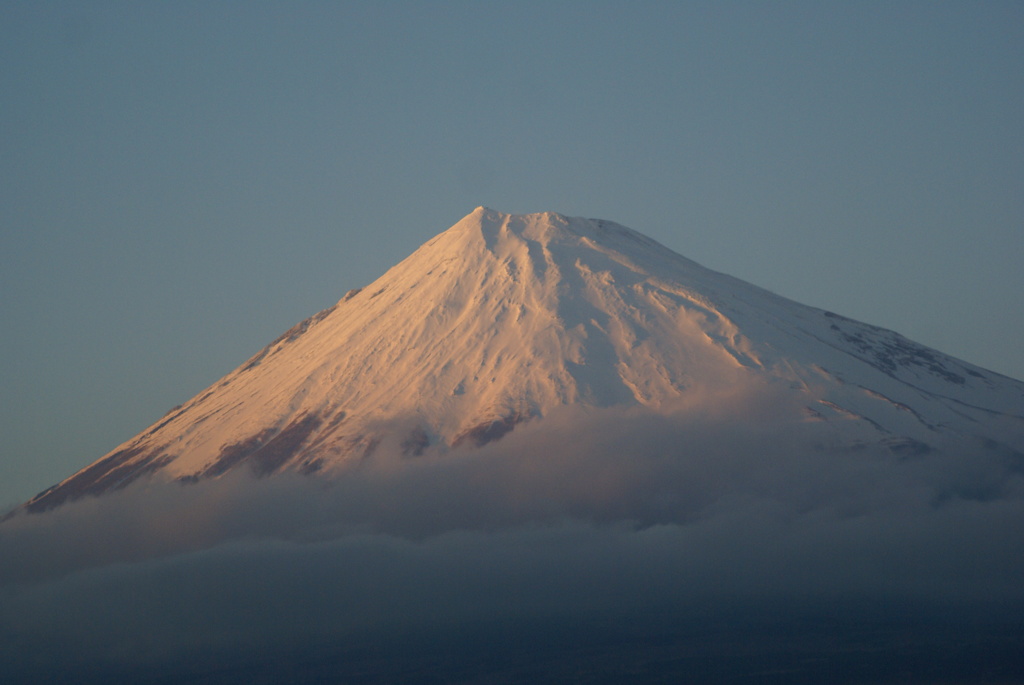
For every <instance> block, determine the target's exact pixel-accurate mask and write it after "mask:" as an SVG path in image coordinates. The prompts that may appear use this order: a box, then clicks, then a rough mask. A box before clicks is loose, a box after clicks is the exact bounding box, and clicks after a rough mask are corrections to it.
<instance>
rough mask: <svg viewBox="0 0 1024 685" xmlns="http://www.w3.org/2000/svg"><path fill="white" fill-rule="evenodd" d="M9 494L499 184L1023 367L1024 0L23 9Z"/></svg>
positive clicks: (11, 83) (951, 347) (5, 488)
mask: <svg viewBox="0 0 1024 685" xmlns="http://www.w3.org/2000/svg"><path fill="white" fill-rule="evenodd" d="M0 64H2V65H3V67H2V68H0V131H2V134H0V227H2V230H0V257H2V264H3V266H2V270H0V292H2V293H3V296H2V298H0V322H2V325H0V383H2V387H3V392H2V402H3V405H2V408H0V409H2V410H0V431H2V436H3V440H2V442H0V445H2V446H0V504H5V503H6V504H13V503H15V502H17V501H20V500H24V499H25V498H27V497H29V496H31V495H33V494H35V493H36V492H37V491H39V490H41V489H43V488H45V487H47V486H49V485H51V484H53V483H54V482H55V481H57V480H60V479H61V478H64V477H66V476H68V475H70V474H71V473H72V472H74V471H75V470H77V469H78V468H81V467H82V466H85V465H86V464H88V463H90V462H91V461H93V460H95V459H96V458H98V457H99V456H101V455H102V454H104V453H105V452H107V451H109V450H110V449H112V448H113V447H115V446H116V445H117V444H119V443H120V442H122V441H124V440H126V439H128V438H130V437H132V436H133V435H134V434H135V433H137V432H139V431H140V430H142V429H144V428H145V427H146V426H147V425H149V424H150V423H152V422H154V421H155V420H157V419H158V418H159V417H160V416H161V415H162V414H163V413H164V412H165V411H167V410H168V409H170V408H171V407H172V406H174V405H176V404H179V403H181V402H183V401H185V400H187V399H188V398H189V397H191V396H192V395H194V394H196V393H197V392H199V391H200V390H202V389H203V388H204V387H205V386H207V385H209V384H210V383H212V382H214V381H215V380H217V379H218V378H219V377H220V376H222V375H223V374H225V373H227V372H228V371H230V370H231V369H233V368H234V367H235V366H237V365H238V364H240V363H241V362H243V361H244V360H245V359H246V358H247V357H249V356H250V355H251V354H253V353H255V352H256V351H257V350H258V349H259V348H261V347H262V346H263V345H264V344H266V343H267V342H269V341H270V340H272V339H273V338H274V337H276V336H277V335H278V334H280V333H281V332H283V331H284V330H285V329H287V328H288V327H290V326H291V325H292V324H294V323H296V322H297V321H299V320H301V319H303V318H305V317H306V316H308V315H310V314H312V313H314V312H316V311H318V310H320V309H323V308H325V307H328V306H330V305H332V304H333V303H334V302H335V301H337V300H338V299H339V298H340V297H341V296H342V295H343V294H344V293H345V291H346V290H348V289H350V288H354V287H359V286H362V285H365V284H366V283H368V282H369V281H371V280H373V279H374V278H375V277H377V276H378V275H380V274H381V273H382V272H383V271H384V270H385V269H386V268H388V267H389V266H391V265H392V264H394V263H396V262H398V261H399V260H401V259H402V258H404V257H405V256H406V255H408V254H409V253H410V252H412V251H413V250H414V249H415V248H416V247H418V246H419V245H420V244H421V243H423V242H425V241H426V240H427V239H429V238H430V237H432V236H433V235H434V234H436V233H438V232H440V231H442V230H444V229H445V228H447V227H448V226H450V225H451V224H453V223H455V222H456V221H457V220H458V219H460V218H461V217H462V216H463V215H465V214H467V213H468V212H470V211H471V210H472V209H473V208H474V207H476V206H477V205H487V206H490V207H493V208H495V209H498V210H501V211H509V212H530V211H547V210H552V211H558V212H562V213H565V214H569V215H574V216H590V217H600V218H605V219H610V220H614V221H618V222H619V223H622V224H625V225H627V226H630V227H632V228H635V229H637V230H639V231H641V232H644V233H646V234H648V235H650V236H651V237H653V238H655V239H657V240H659V241H660V242H662V243H664V244H666V245H668V246H669V247H671V248H672V249H674V250H676V251H678V252H680V253H682V254H684V255H686V256H687V257H690V258H691V259H694V260H696V261H698V262H701V263H702V264H704V265H705V266H708V267H711V268H714V269H717V270H720V271H724V272H727V273H729V274H731V275H734V276H737V277H739V278H742V279H744V280H747V281H750V282H752V283H755V284H757V285H760V286H763V287H766V288H768V289H770V290H773V291H775V292H777V293H779V294H781V295H785V296H787V297H790V298H792V299H795V300H798V301H800V302H803V303H806V304H810V305H815V306H818V307H822V308H826V309H830V310H832V311H835V312H838V313H840V314H843V315H846V316H849V317H852V318H856V319H860V320H863V321H867V322H869V323H873V324H876V325H881V326H884V327H887V328H892V329H894V330H896V331H899V332H900V333H902V334H904V335H906V336H907V337H910V338H912V339H914V340H917V341H918V342H921V343H924V344H927V345H930V346H932V347H936V348H938V349H940V350H942V351H945V352H948V353H950V354H953V355H955V356H958V357H960V358H963V359H965V360H967V361H970V362H973V363H976V364H979V365H981V366H983V367H986V368H988V369H991V370H994V371H998V372H1001V373H1004V374H1007V375H1010V376H1014V377H1016V378H1024V344H1022V342H1021V341H1022V340H1024V307H1022V306H1021V297H1022V295H1024V268H1022V267H1021V261H1022V256H1024V5H1021V4H1020V3H1015V2H1005V3H1003V2H986V3H974V2H963V3H943V2H920V3H917V2H901V3H891V2H879V3H871V2H857V3H831V2H807V3H797V2H778V3H761V2H758V3H754V2H750V3H728V2H710V3H698V2H663V3H655V2H647V3H644V2H628V3H627V2H596V1H588V2H557V3H550V2H516V3H474V2H470V3H457V2H438V3H427V2H401V3H387V2H374V3H369V2H358V3H304V4H299V3H284V2H281V3H258V2H246V3H241V2H219V3H218V2H213V3H210V2H196V3H188V2H174V3H127V2H126V3H105V2H90V3H79V2H71V3H61V2H48V3H31V2H9V1H8V2H4V3H2V4H0Z"/></svg>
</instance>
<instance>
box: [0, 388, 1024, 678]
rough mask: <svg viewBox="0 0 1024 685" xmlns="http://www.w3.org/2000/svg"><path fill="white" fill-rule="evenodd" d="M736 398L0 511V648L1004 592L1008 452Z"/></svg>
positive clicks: (299, 644) (177, 646)
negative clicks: (904, 447) (923, 444)
mask: <svg viewBox="0 0 1024 685" xmlns="http://www.w3.org/2000/svg"><path fill="white" fill-rule="evenodd" d="M743 401H744V402H747V403H748V404H749V406H747V407H744V408H743V412H742V413H743V415H744V416H745V417H747V418H746V419H745V420H744V421H743V422H742V423H736V422H735V421H732V420H729V419H728V418H727V416H728V415H735V414H736V411H735V409H736V407H732V410H731V411H730V412H719V411H717V410H716V409H715V407H714V406H709V407H708V408H707V409H706V410H705V411H699V412H695V411H693V408H692V407H690V408H687V411H686V412H681V413H669V414H657V413H653V412H648V411H641V410H628V411H626V410H615V409H607V410H589V411H584V410H580V409H566V410H565V411H564V412H563V413H562V414H559V415H556V416H553V417H549V418H548V419H545V420H543V421H533V422H529V423H527V424H524V425H521V426H519V427H518V428H517V429H516V430H515V431H513V432H512V433H510V434H509V435H508V436H506V437H505V438H504V439H503V440H501V441H499V442H497V443H494V444H491V445H487V446H485V447H482V448H479V449H475V450H456V451H453V452H449V453H445V454H442V453H439V452H431V451H428V452H426V453H425V454H423V455H422V456H419V457H413V458H410V457H403V456H399V454H400V450H398V449H389V448H388V446H387V444H384V445H383V446H382V448H381V449H380V450H379V451H378V453H377V454H375V456H374V457H373V458H371V459H368V460H365V461H363V462H360V463H358V464H353V465H352V466H351V467H350V468H348V469H347V470H345V471H344V472H341V473H339V474H337V475H336V476H335V477H334V478H332V479H330V480H325V479H322V478H308V477H301V476H292V475H282V476H275V477H271V478H265V479H256V478H255V477H253V476H251V475H250V474H247V473H245V472H243V471H241V470H239V471H236V472H232V473H230V474H228V475H227V476H225V477H223V478H221V479H218V480H214V481H208V482H203V483H199V484H192V485H178V484H162V485H161V484H156V483H140V484H137V485H135V486H132V487H130V488H127V489H125V490H123V491H121V492H118V493H115V494H112V495H110V496H107V497H104V498H99V499H84V500H81V501H78V502H74V503H71V504H69V505H66V506H63V507H60V508H58V509H56V510H54V511H51V512H48V513H46V514H42V515H30V516H25V515H21V516H17V517H15V518H13V519H11V520H9V521H7V522H6V523H5V524H3V525H2V526H0V600H2V603H0V642H3V643H5V644H7V645H8V647H7V648H6V649H7V653H6V654H0V659H2V658H6V659H9V660H11V661H12V662H13V663H16V664H17V665H18V667H19V668H21V669H23V670H24V671H25V672H29V671H31V670H32V669H33V668H37V667H38V666H39V664H41V663H47V664H50V665H51V666H52V663H53V662H52V658H53V656H54V655H55V654H63V655H65V657H67V658H71V659H73V660H74V659H79V660H83V661H89V663H92V664H93V665H94V666H95V665H96V664H107V665H108V666H109V665H110V664H115V665H118V667H123V668H129V667H134V666H138V667H139V668H143V667H147V668H148V667H150V666H152V665H153V664H164V665H166V664H168V663H176V660H180V659H181V658H183V655H186V654H192V655H194V654H196V653H218V650H225V653H229V652H230V653H232V654H242V653H245V650H246V649H256V647H254V646H260V647H259V649H260V650H265V651H267V652H268V653H285V652H287V653H294V650H299V649H302V648H303V646H306V647H308V646H309V645H318V644H319V645H324V644H334V645H337V644H342V643H344V642H345V640H348V639H355V638H356V637H362V638H365V637H366V636H367V635H383V636H386V635H395V634H405V633H407V632H408V631H415V630H427V631H429V630H437V629H441V628H442V627H447V628H451V627H452V626H459V625H474V624H476V623H481V622H483V623H487V622H491V623H493V622H494V621H502V620H508V621H541V620H549V619H550V620H569V621H574V622H578V621H582V622H586V621H601V620H613V619H615V617H619V618H621V617H624V616H630V617H633V618H631V619H630V620H633V621H640V622H642V621H643V620H646V619H642V618H640V617H651V616H655V615H657V616H666V615H667V616H671V615H672V612H673V611H677V610H678V611H679V612H690V614H688V615H696V614H693V612H697V614H700V615H707V614H708V612H712V613H713V612H714V611H716V610H718V609H720V608H722V607H725V606H729V607H734V608H735V607H743V606H748V605H749V606H755V605H756V606H764V605H769V604H770V605H782V606H789V607H802V608H803V609H806V610H807V611H809V612H812V613H813V612H815V611H818V612H821V611H823V610H825V609H824V608H825V607H834V606H858V605H861V606H868V605H870V606H879V607H905V606H908V605H913V606H931V607H954V608H956V609H957V610H964V611H967V612H968V613H971V612H974V613H976V614H979V615H985V616H995V615H996V614H998V613H999V611H1000V608H1002V610H1003V611H1005V612H1012V611H1016V610H1017V609H1018V608H1019V607H1021V606H1024V585H1022V584H1021V582H1020V579H1021V578H1024V548H1022V543H1021V541H1022V540H1024V477H1022V471H1024V469H1022V463H1021V456H1020V455H1018V454H1015V453H1013V452H1011V451H1009V450H1005V449H1003V450H1000V449H999V448H993V447H991V446H989V447H985V446H982V445H975V444H969V443H967V442H947V443H946V444H943V445H942V446H941V447H940V448H939V449H937V450H934V451H932V452H931V453H927V454H912V455H909V456H908V455H901V454H899V453H898V452H892V451H890V450H887V449H885V448H884V447H882V446H877V445H876V446H871V445H860V446H856V447H850V446H847V447H842V448H841V447H838V446H836V445H835V444H834V443H833V442H832V437H831V436H830V433H829V431H828V428H827V426H826V425H825V424H821V425H820V427H818V428H815V427H813V426H812V427H810V428H808V427H807V424H799V425H800V426H801V427H800V428H799V429H797V425H798V424H797V423H795V421H796V419H795V418H794V416H795V414H794V412H793V409H794V408H792V407H786V406H784V405H783V406H779V405H778V404H777V403H773V402H767V401H760V400H758V399H757V398H753V399H751V398H747V399H746V400H743ZM815 431H817V432H815ZM894 611H895V610H894ZM701 612H704V613H703V614H701ZM993 612H995V613H993ZM883 613H884V610H883ZM616 620H617V619H616ZM204 650H205V651H204ZM282 650H283V651H282ZM288 650H293V651H290V652H289V651H288ZM68 655H70V657H69V656H68ZM97 668H98V666H97Z"/></svg>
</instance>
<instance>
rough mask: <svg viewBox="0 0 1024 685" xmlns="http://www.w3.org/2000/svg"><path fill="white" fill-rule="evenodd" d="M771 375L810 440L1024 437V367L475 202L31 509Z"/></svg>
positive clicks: (740, 384)
mask: <svg viewBox="0 0 1024 685" xmlns="http://www.w3.org/2000/svg"><path fill="white" fill-rule="evenodd" d="M765 388H768V389H769V390H768V391H769V392H770V393H774V394H775V395H777V396H778V398H779V401H780V402H781V403H791V404H794V405H796V406H799V408H800V410H801V412H800V416H799V420H798V422H797V423H796V424H794V429H795V430H803V429H806V430H807V431H808V435H809V436H810V435H812V434H813V436H814V439H817V440H820V439H822V436H827V437H828V439H829V440H834V441H836V442H837V443H839V444H845V445H854V444H858V443H872V442H881V443H883V444H886V445H889V446H890V447H891V448H892V449H894V450H903V451H908V452H917V453H920V452H927V451H929V450H930V449H932V448H934V447H935V446H938V445H940V444H941V443H942V442H943V441H944V440H946V439H954V438H955V439H965V438H969V439H979V440H983V441H987V442H989V443H991V444H1001V445H1003V446H1005V447H1007V448H1009V449H1011V450H1016V451H1024V418H1022V417H1024V384H1022V383H1020V382H1018V381H1015V380H1013V379H1009V378H1006V377H1003V376H999V375H998V374H994V373H992V372H989V371H986V370H983V369H980V368H978V367H975V366H972V365H970V364H967V363H965V362H962V361H959V360H956V359H953V358H951V357H949V356H946V355H943V354H941V353H939V352H937V351H935V350H931V349H929V348H926V347H923V346H921V345H918V344H916V343H913V342H911V341H909V340H907V339H905V338H903V337H901V336H899V335H898V334H896V333H893V332H891V331H887V330H884V329H880V328H876V327H873V326H869V325H866V324H862V323H858V322H856V321H852V320H849V319H846V318H843V317H841V316H838V315H835V314H832V313H829V312H824V311H821V310H818V309H814V308H811V307H806V306H803V305H800V304H797V303H795V302H792V301H790V300H786V299H785V298H782V297H779V296H776V295H774V294H772V293H769V292H767V291H765V290H762V289H760V288H757V287H755V286H752V285H750V284H747V283H744V282H742V281H740V280H737V279H735V278H731V277H729V276H726V275H723V274H719V273H716V272H713V271H710V270H708V269H705V268H703V267H701V266H699V265H698V264H696V263H694V262H692V261H690V260H687V259H685V258H683V257H681V256H679V255H677V254H675V253H674V252H672V251H671V250H669V249H667V248H665V247H664V246H662V245H660V244H658V243H656V242H654V241H652V240H650V239H648V238H646V237H645V236H643V235H641V234H639V233H637V232H635V231H632V230H630V229H627V228H625V227H622V226H619V225H617V224H613V223H610V222H605V221H598V220H589V219H578V218H568V217H564V216H561V215H558V214H553V213H544V214H530V215H521V216H516V215H508V214H502V213H499V212H495V211H492V210H489V209H486V208H483V207H481V208H477V209H476V210H475V211H474V212H472V213H471V214H469V215H468V216H466V217H465V218H464V219H462V220H461V221H459V222H458V223H457V224H455V225H454V226H453V227H451V228H450V229H448V230H447V231H445V232H443V233H441V234H440V235H438V236H436V237H435V238H434V239H432V240H431V241H429V242H427V243H426V244H425V245H423V246H422V247H420V248H419V249H418V250H417V251H416V252H414V253H413V254H412V255H410V256H409V257H408V258H407V259H405V260H404V261H402V262H401V263H399V264H398V265H396V266H395V267H393V268H392V269H390V270H389V271H388V272H387V273H385V274H384V275H383V276H381V277H380V278H379V279H378V280H377V281H375V282H374V283H372V284H370V285H369V286H367V287H365V288H363V289H361V290H358V291H351V292H349V293H348V294H346V295H345V297H344V298H342V300H341V301H340V302H338V303H337V304H336V305H335V306H334V307H331V308H330V309H327V310H325V311H323V312H320V313H319V314H316V315H315V316H313V317H310V318H309V319H307V320H305V321H303V322H302V323H300V324H298V325H297V326H295V327H293V328H292V329H290V330H289V331H287V332H286V333H285V334H284V335H282V336H281V337H280V338H278V339H277V340H275V341H274V342H272V343H271V344H270V345H268V346H267V347H266V348H264V349H263V350H262V351H260V352H259V353H258V354H256V355H255V356H253V357H252V358H251V359H249V360H248V361H247V362H246V363H245V364H243V365H242V366H241V367H239V368H238V369H236V370H235V371H233V372H232V373H230V374H228V375H227V376H225V377H224V378H223V379H222V380H220V381H219V382H217V383H215V384H214V385H213V386H211V387H210V388H208V389H207V390H206V391H204V392H203V393H200V394H199V395H197V396H196V397H195V398H193V399H192V400H190V401H189V402H187V403H186V404H184V405H182V406H181V407H178V408H175V409H174V410H172V411H171V412H169V413H168V415H167V416H165V417H164V418H163V419H162V420H161V421H159V422H157V423H156V424H155V425H154V426H152V427H151V428H149V429H148V430H146V431H145V432H143V433H142V434H140V435H138V436H136V437H135V438H133V439H131V440H129V441H128V442H126V443H124V444H123V445H121V446H120V447H118V448H117V449H116V450H114V451H113V452H111V453H110V454H108V455H107V456H105V457H103V458H102V459H100V460H99V461H97V462H96V463H94V464H93V465H91V466H89V467H87V468H86V469H84V470H82V471H80V472H79V473H77V474H75V475H74V476H72V477H70V478H68V479H67V480H65V481H63V482H61V483H59V484H57V485H56V486H54V487H53V488H50V489H49V490H47V491H45V492H43V493H41V494H40V495H38V496H37V497H35V498H33V499H32V500H31V501H30V502H29V503H27V505H26V508H27V509H28V510H29V511H41V510H45V509H48V508H51V507H54V506H57V505H59V504H60V503H62V502H64V501H67V500H70V499H75V498H77V497H81V496H83V495H87V494H91V495H97V494H102V493H104V492H107V491H110V490H114V489H117V488H120V487H123V486H125V485H127V484H129V483H131V482H133V481H135V480H137V479H139V478H140V477H143V476H153V477H155V478H159V479H166V480H175V479H176V480H183V481H194V480H201V479H205V478H215V477H218V476H220V475H222V474H224V473H226V472H228V471H230V470H232V469H235V468H242V467H247V468H250V469H252V470H253V471H254V472H255V473H256V474H257V475H261V476H263V475H269V474H272V473H275V472H279V471H282V470H298V471H301V472H305V473H313V472H322V473H327V474H329V473H331V472H332V471H335V470H338V469H343V468H346V465H349V464H352V463H355V462H356V461H358V459H359V458H361V457H363V456H366V455H369V454H372V453H373V452H374V451H375V450H377V449H380V448H381V445H382V444H384V445H385V446H387V448H388V449H396V450H398V451H400V452H401V453H402V454H405V455H408V456H415V455H419V454H422V453H424V452H425V451H428V450H432V449H442V450H443V449H451V448H462V447H467V446H474V445H480V444H483V443H486V442H489V441H493V440H496V439H499V438H501V437H502V436H503V435H504V434H505V433H507V432H508V431H509V430H512V429H513V428H514V427H515V426H516V425H517V424H518V423H521V422H524V421H528V420H531V419H533V418H539V417H544V416H547V415H549V414H550V413H551V412H552V411H555V410H556V409H557V408H558V407H562V406H565V405H580V406H583V407H618V406H624V407H629V406H636V407H647V408H650V409H651V410H653V411H670V410H673V411H674V410H678V407H679V406H699V405H700V404H701V402H702V401H703V399H704V398H711V397H722V396H729V395H730V394H735V395H737V396H742V395H743V394H744V393H747V392H754V391H755V390H756V391H758V392H764V391H765ZM797 426H800V427H801V428H797Z"/></svg>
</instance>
